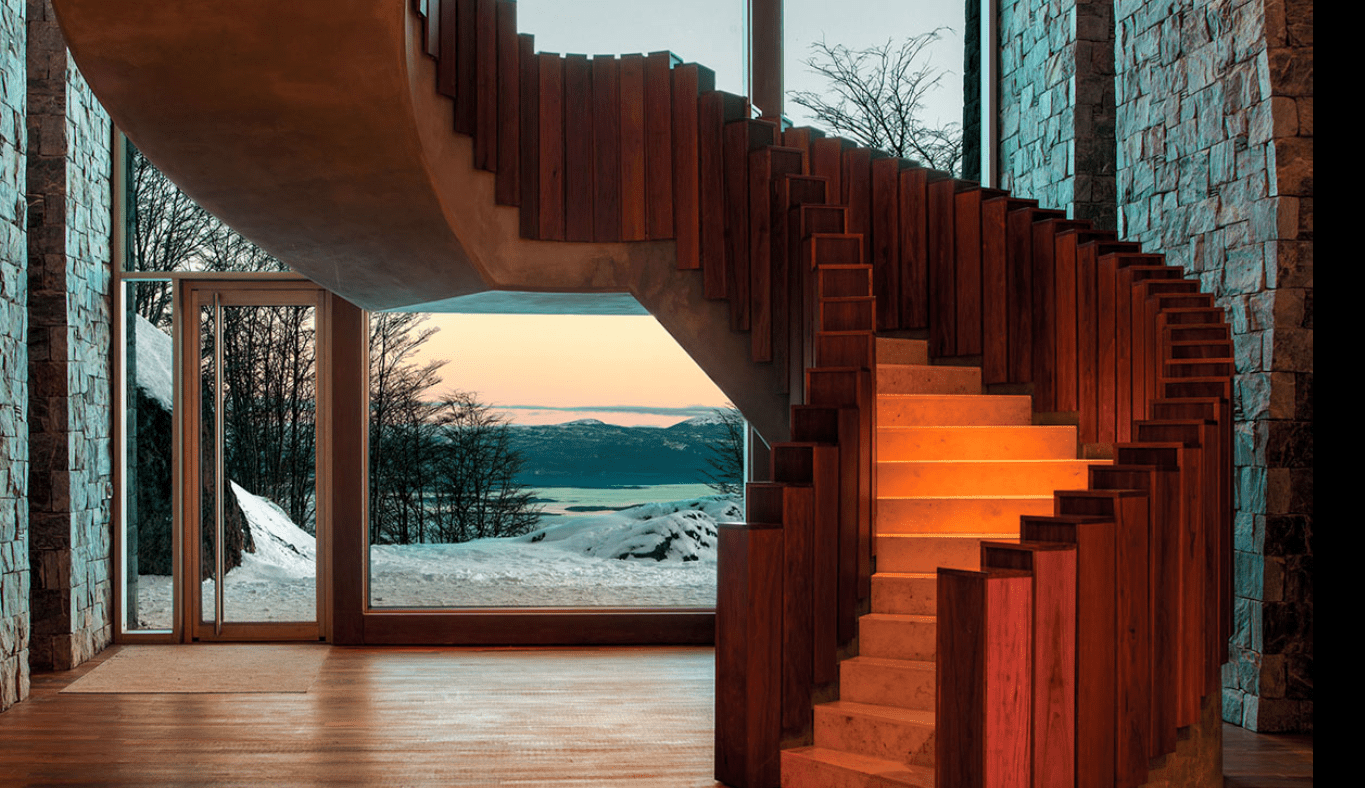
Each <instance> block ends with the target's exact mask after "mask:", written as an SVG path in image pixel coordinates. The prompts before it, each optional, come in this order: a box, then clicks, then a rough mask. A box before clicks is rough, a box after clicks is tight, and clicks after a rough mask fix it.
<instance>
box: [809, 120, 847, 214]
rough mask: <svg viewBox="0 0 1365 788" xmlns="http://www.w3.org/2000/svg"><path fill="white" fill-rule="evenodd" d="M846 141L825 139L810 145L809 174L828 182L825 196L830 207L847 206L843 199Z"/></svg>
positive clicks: (834, 138)
mask: <svg viewBox="0 0 1365 788" xmlns="http://www.w3.org/2000/svg"><path fill="white" fill-rule="evenodd" d="M847 144H848V143H847V141H845V140H843V139H840V138H839V137H825V138H824V139H818V140H813V141H812V142H811V144H810V173H811V175H818V176H820V177H822V178H826V179H828V180H829V187H828V188H827V189H826V190H825V195H826V197H827V198H828V200H829V202H830V204H832V205H847V204H848V203H847V202H846V201H845V200H846V199H847V198H845V197H844V175H843V173H844V148H845V147H846V146H847Z"/></svg>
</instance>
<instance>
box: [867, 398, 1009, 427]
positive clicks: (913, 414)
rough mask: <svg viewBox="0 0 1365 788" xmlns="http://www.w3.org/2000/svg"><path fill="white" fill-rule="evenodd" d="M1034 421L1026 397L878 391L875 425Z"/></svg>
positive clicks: (985, 423)
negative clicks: (882, 392)
mask: <svg viewBox="0 0 1365 788" xmlns="http://www.w3.org/2000/svg"><path fill="white" fill-rule="evenodd" d="M1032 421H1033V402H1032V398H1030V397H1027V396H1015V395H995V394H990V395H986V394H977V395H970V394H878V395H877V426H878V427H916V426H922V427H933V426H943V427H976V426H989V425H1011V424H1013V425H1025V424H1030V423H1032Z"/></svg>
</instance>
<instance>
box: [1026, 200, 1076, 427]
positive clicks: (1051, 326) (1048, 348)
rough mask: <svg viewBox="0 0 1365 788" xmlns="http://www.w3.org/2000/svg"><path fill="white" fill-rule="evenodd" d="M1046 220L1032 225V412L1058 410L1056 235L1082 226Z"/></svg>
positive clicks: (1058, 220)
mask: <svg viewBox="0 0 1365 788" xmlns="http://www.w3.org/2000/svg"><path fill="white" fill-rule="evenodd" d="M1083 226H1085V225H1083V224H1082V223H1080V222H1073V221H1067V220H1064V219H1049V220H1045V221H1041V222H1035V223H1034V225H1033V261H1032V262H1033V277H1032V278H1033V315H1032V317H1033V331H1032V334H1033V374H1032V379H1033V410H1034V411H1035V412H1038V413H1051V412H1053V411H1055V410H1057V396H1056V391H1057V377H1056V375H1057V358H1056V356H1057V324H1056V313H1057V292H1056V291H1057V271H1056V265H1055V260H1056V253H1057V249H1056V238H1057V233H1059V232H1061V231H1062V230H1069V229H1075V228H1080V227H1083Z"/></svg>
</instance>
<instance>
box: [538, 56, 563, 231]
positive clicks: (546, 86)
mask: <svg viewBox="0 0 1365 788" xmlns="http://www.w3.org/2000/svg"><path fill="white" fill-rule="evenodd" d="M536 60H537V61H538V62H539V67H540V96H539V98H540V177H539V181H540V234H539V237H540V239H541V240H543V241H562V240H564V219H565V215H564V59H563V58H561V57H560V56H559V55H557V54H554V53H541V54H539V55H537V56H536Z"/></svg>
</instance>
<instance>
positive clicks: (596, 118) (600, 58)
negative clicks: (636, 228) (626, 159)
mask: <svg viewBox="0 0 1365 788" xmlns="http://www.w3.org/2000/svg"><path fill="white" fill-rule="evenodd" d="M620 75H621V69H620V62H619V61H617V59H616V57H615V56H613V55H594V56H593V59H592V106H593V111H592V157H593V182H594V184H595V185H596V187H597V193H596V194H595V195H594V197H593V201H592V212H593V215H592V237H593V240H595V241H606V242H614V241H619V240H621V86H620Z"/></svg>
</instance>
